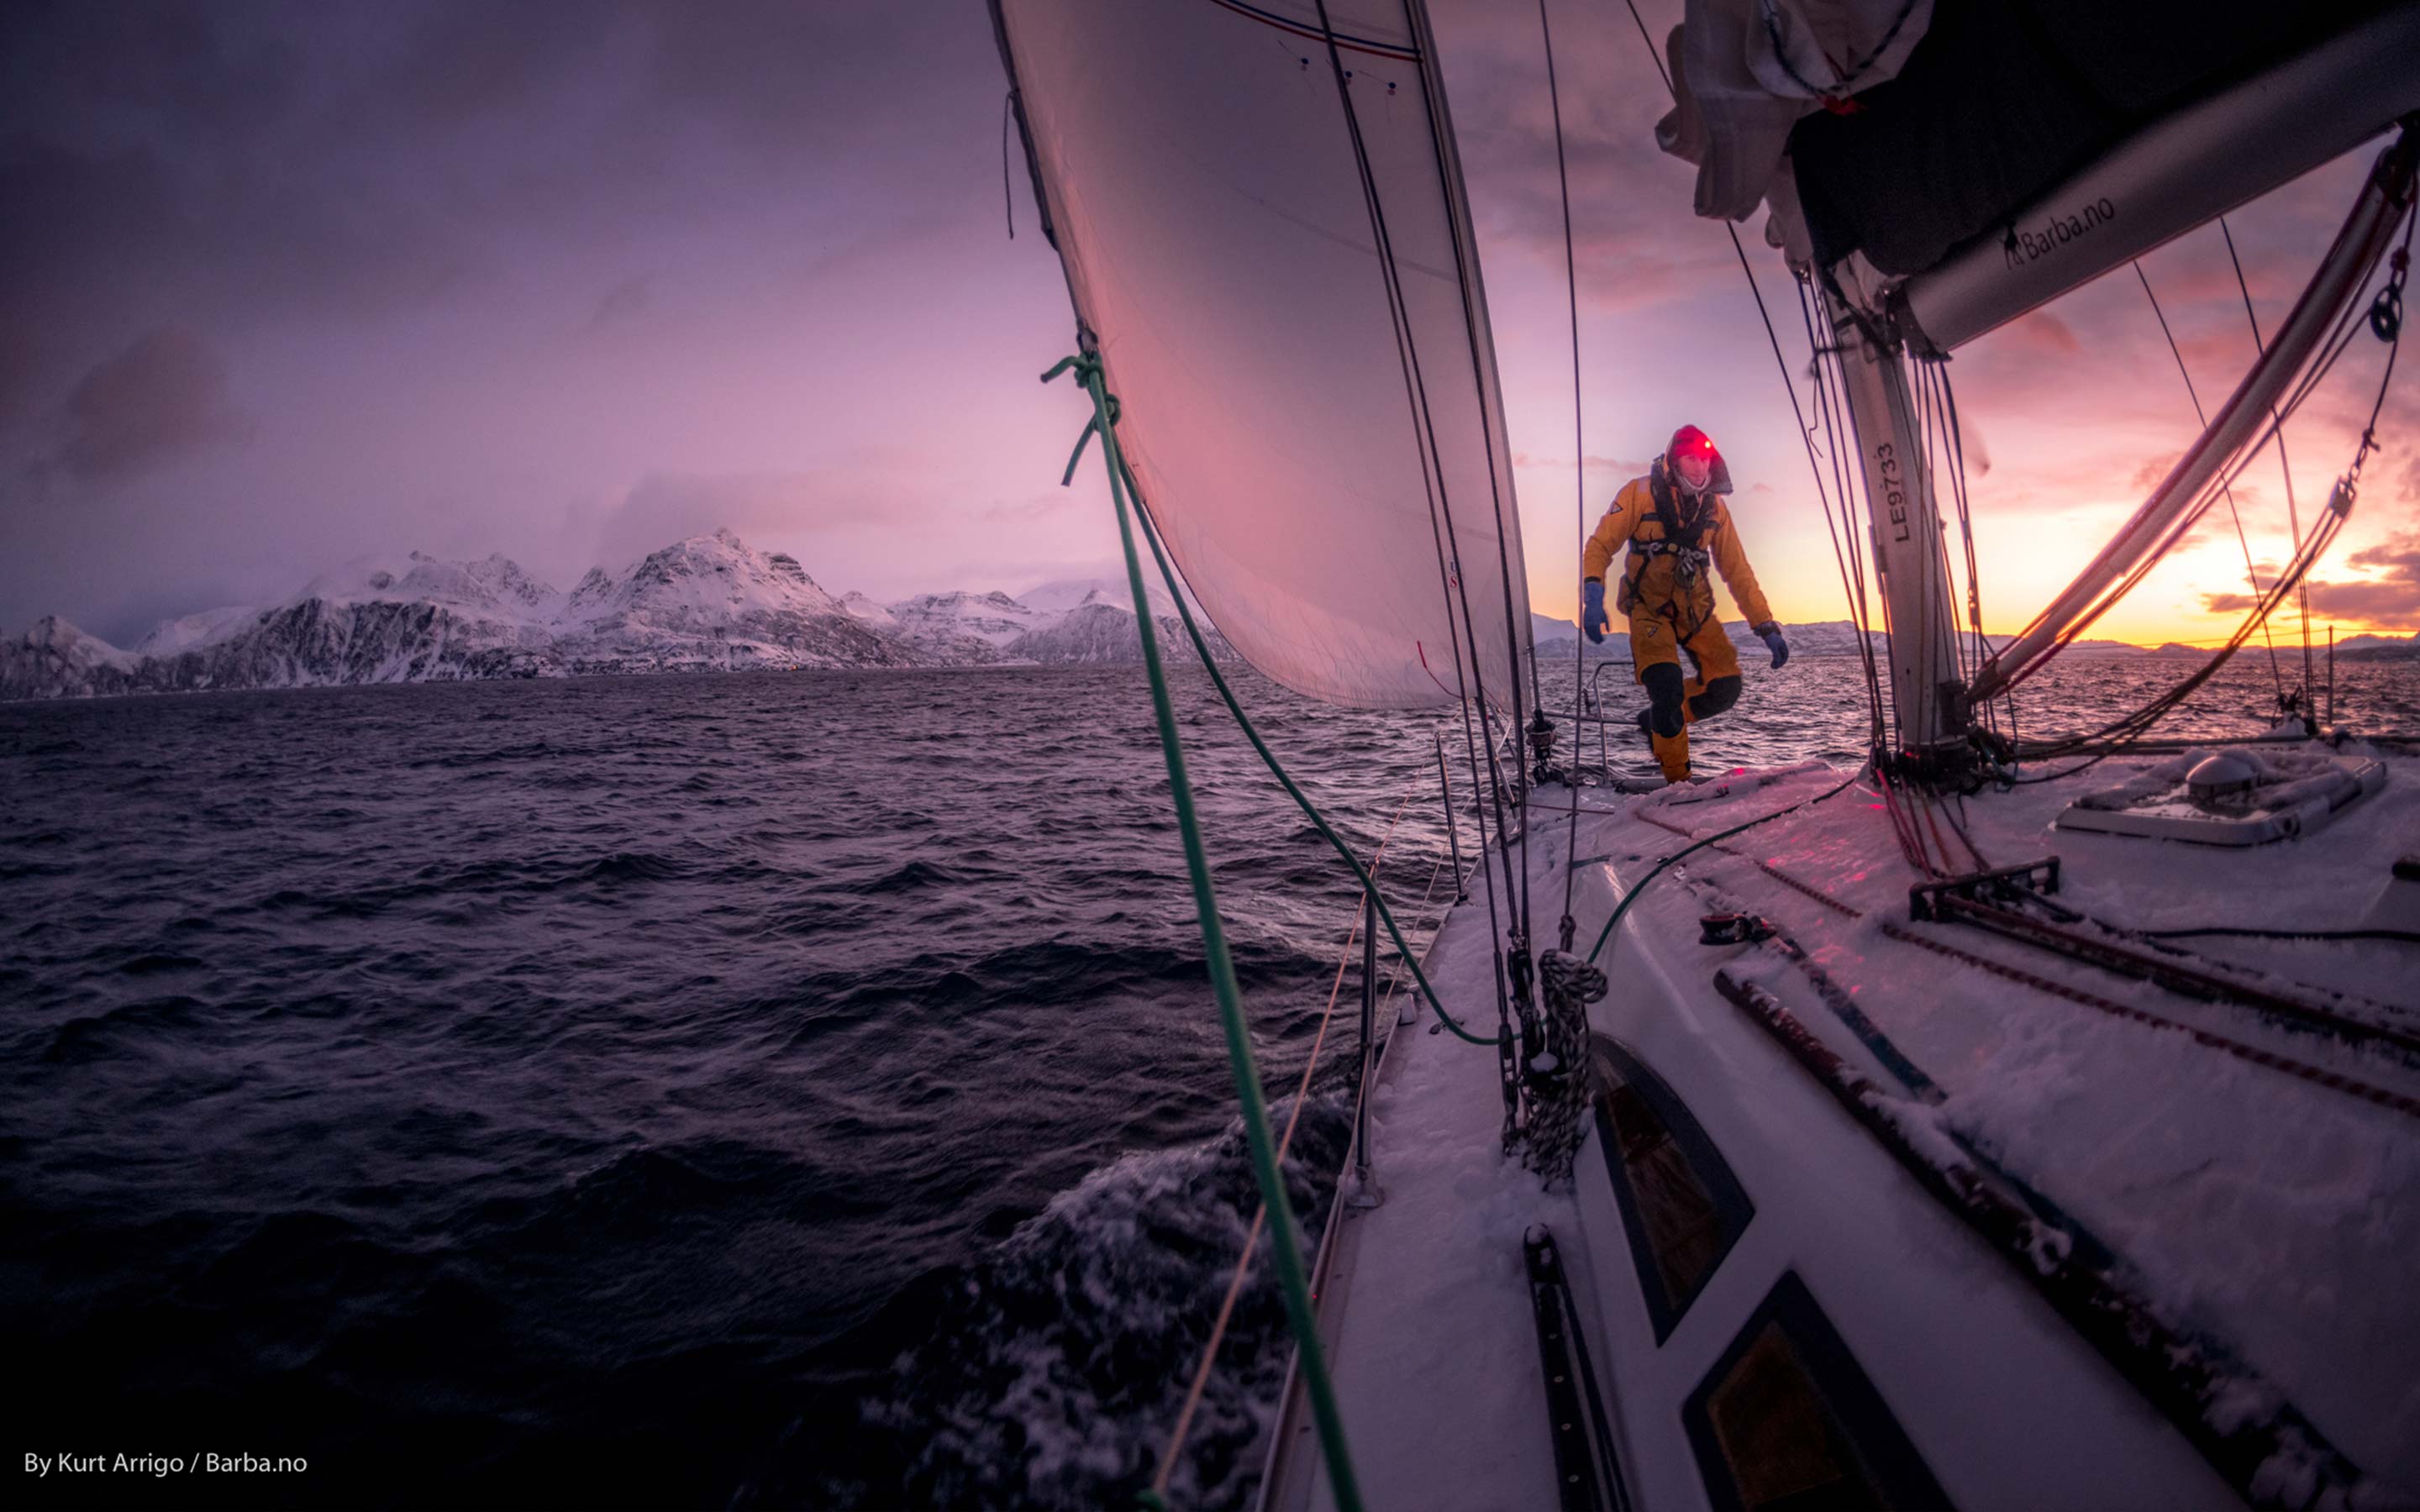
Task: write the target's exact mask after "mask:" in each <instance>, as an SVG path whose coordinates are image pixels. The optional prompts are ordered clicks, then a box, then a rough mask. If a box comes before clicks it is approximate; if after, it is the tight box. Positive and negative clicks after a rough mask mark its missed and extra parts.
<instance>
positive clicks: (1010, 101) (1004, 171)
mask: <svg viewBox="0 0 2420 1512" xmlns="http://www.w3.org/2000/svg"><path fill="white" fill-rule="evenodd" d="M1015 121H1016V90H1014V89H1012V90H1010V91H1009V92H1008V93H1007V94H1004V95H1002V96H1001V97H1000V203H1001V208H1002V209H1003V210H1005V211H1006V212H1007V214H1008V239H1009V240H1011V241H1014V240H1016V192H1015V191H1013V190H1011V189H1010V188H1009V187H1008V129H1009V127H1010V126H1011V125H1012V124H1014V123H1015Z"/></svg>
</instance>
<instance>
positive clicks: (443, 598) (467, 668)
mask: <svg viewBox="0 0 2420 1512" xmlns="http://www.w3.org/2000/svg"><path fill="white" fill-rule="evenodd" d="M1107 581H1108V579H1092V580H1085V581H1079V582H1076V583H1061V584H1044V585H1043V587H1042V589H1040V590H1036V592H1037V593H1039V594H1044V595H1045V596H1046V597H1051V598H1054V599H1058V598H1063V599H1065V600H1066V605H1065V607H1063V608H1051V607H1047V606H1044V607H1036V606H1034V605H1032V604H1029V603H1026V602H1024V601H1021V600H1019V599H1017V598H1016V597H1013V596H1011V595H1009V594H1001V593H988V594H979V593H968V592H959V593H952V594H918V595H916V596H914V597H912V598H907V599H902V600H899V601H898V602H896V603H893V604H888V605H885V604H878V603H876V602H875V601H874V600H873V599H872V598H870V597H868V596H867V595H865V594H860V593H853V592H852V593H849V594H833V593H831V592H830V591H829V590H827V589H826V588H824V587H823V586H822V585H821V584H819V583H817V582H816V581H815V580H814V578H813V577H812V576H810V575H809V574H808V572H807V570H806V568H805V566H804V565H803V564H802V563H799V560H798V559H797V558H795V557H792V556H790V555H788V554H786V553H783V552H778V551H775V552H768V551H759V550H757V549H756V548H752V547H751V546H749V545H748V544H747V543H746V542H745V541H743V540H741V539H740V538H739V537H738V536H737V534H735V533H733V532H731V531H729V530H727V529H725V530H718V531H715V532H710V533H706V534H702V535H693V536H690V537H687V538H685V539H683V540H680V541H676V542H674V543H673V544H672V545H670V546H667V547H665V548H661V549H660V550H657V551H653V552H650V553H648V554H647V555H646V556H644V557H642V558H640V559H639V560H638V561H637V562H634V563H630V564H629V565H628V566H627V567H625V568H623V569H622V570H621V571H619V572H609V571H607V570H606V569H605V568H603V567H593V568H591V569H590V570H589V571H588V572H587V573H585V574H584V575H582V578H581V579H580V580H579V581H578V582H577V583H575V584H574V585H573V586H572V587H571V589H570V590H569V591H568V592H567V593H566V592H564V591H562V590H559V589H557V588H555V587H554V586H553V585H552V584H551V583H547V582H545V581H543V580H541V579H537V578H535V577H534V576H533V575H531V574H530V573H528V572H527V571H525V570H524V569H523V568H522V567H521V566H520V564H519V563H516V562H514V561H512V560H511V559H510V558H508V557H504V556H503V555H501V554H495V555H490V556H489V557H487V558H486V559H484V560H482V561H478V562H446V561H442V560H441V559H439V558H436V557H432V556H428V555H427V554H425V553H422V552H418V551H413V552H409V553H406V554H405V555H403V556H401V557H391V556H375V555H373V556H366V557H359V558H355V559H354V560H352V561H350V562H348V563H344V564H343V565H341V566H339V567H337V568H334V569H333V570H332V571H329V572H325V573H322V574H320V575H318V577H316V578H314V579H311V580H310V582H308V583H307V584H305V585H304V587H303V589H302V592H300V593H299V594H295V595H294V596H293V597H291V598H288V599H287V600H285V601H283V602H281V603H278V604H274V605H271V606H268V607H266V608H254V607H251V606H244V605H232V606H228V607H226V608H223V609H206V610H203V611H201V612H199V613H195V614H188V615H185V616H182V617H181V618H178V619H175V620H169V621H164V622H163V623H162V624H161V625H158V626H156V627H154V628H153V629H152V630H151V631H150V632H149V633H147V634H146V635H145V636H144V637H143V638H142V639H141V640H138V641H137V642H136V643H135V645H134V647H133V648H132V649H121V648H119V647H117V646H115V645H112V644H110V643H109V642H107V641H104V640H101V639H100V638H99V637H97V636H94V635H91V634H89V633H87V632H85V631H84V630H81V629H79V628H77V627H76V626H75V625H72V624H70V623H69V622H68V621H66V620H63V619H61V618H59V617H58V616H57V615H46V616H44V617H43V618H42V619H40V620H39V621H37V622H36V623H35V625H33V626H32V627H31V628H30V629H28V630H26V631H25V632H23V634H22V635H19V636H17V637H15V638H14V639H12V640H0V702H8V701H19V700H26V699H47V698H77V697H98V696H109V695H116V694H128V693H152V692H198V691H204V690H209V689H236V688H277V687H330V686H351V685H358V684H366V683H403V682H432V681H458V680H468V679H491V678H507V677H563V676H580V675H591V674H598V673H606V674H640V673H647V672H664V671H745V670H750V669H766V670H779V671H788V670H800V669H809V668H848V669H856V668H883V667H980V666H1017V665H1044V666H1048V665H1100V664H1115V663H1119V662H1132V661H1139V660H1140V659H1141V634H1140V629H1139V628H1138V626H1137V625H1136V624H1135V619H1134V614H1133V611H1132V610H1131V609H1126V608H1123V607H1121V606H1120V605H1119V604H1118V603H1117V602H1116V601H1114V600H1111V599H1109V597H1108V596H1107V594H1106V592H1105V591H1104V589H1103V584H1104V583H1106V582H1107ZM1153 604H1154V608H1155V609H1163V610H1167V611H1168V612H1163V613H1159V614H1156V615H1155V616H1154V618H1155V619H1156V621H1157V622H1158V625H1159V630H1160V634H1161V635H1162V637H1163V638H1171V639H1172V638H1176V637H1180V636H1181V635H1182V634H1183V628H1182V626H1181V625H1179V624H1178V623H1177V621H1176V620H1175V618H1174V617H1173V613H1172V610H1173V607H1174V606H1173V604H1172V602H1171V601H1169V600H1167V599H1166V598H1165V597H1164V595H1155V597H1154V600H1153ZM1204 634H1205V635H1206V636H1208V637H1209V639H1210V641H1211V646H1212V651H1213V654H1214V655H1217V656H1221V657H1232V656H1233V655H1234V653H1233V648H1231V647H1229V646H1228V645H1227V644H1226V642H1225V641H1224V640H1222V639H1220V638H1218V634H1217V632H1216V631H1215V630H1210V629H1208V628H1207V627H1205V629H1204Z"/></svg>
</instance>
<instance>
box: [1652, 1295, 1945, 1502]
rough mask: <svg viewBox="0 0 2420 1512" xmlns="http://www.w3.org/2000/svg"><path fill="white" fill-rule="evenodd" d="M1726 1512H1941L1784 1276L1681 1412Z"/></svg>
mask: <svg viewBox="0 0 2420 1512" xmlns="http://www.w3.org/2000/svg"><path fill="white" fill-rule="evenodd" d="M1681 1417H1682V1422H1683V1425H1684V1426H1685V1427H1687V1429H1688V1432H1689V1443H1690V1446H1691V1448H1693V1449H1694V1450H1695V1451H1696V1453H1697V1457H1698V1469H1699V1473H1702V1474H1703V1475H1704V1476H1705V1481H1706V1491H1707V1494H1708V1496H1709V1497H1710V1498H1711V1499H1712V1501H1713V1503H1714V1506H1715V1507H1717V1508H1720V1509H1725V1512H1834V1509H1838V1512H1849V1509H1851V1508H1867V1507H1893V1508H1902V1509H1906V1508H1932V1507H1946V1506H1947V1505H1949V1498H1948V1496H1947V1493H1945V1492H1944V1491H1943V1490H1942V1489H1941V1483H1940V1482H1938V1481H1936V1480H1934V1479H1933V1478H1932V1473H1931V1471H1930V1470H1927V1469H1926V1468H1925V1464H1924V1460H1923V1458H1921V1457H1920V1456H1918V1455H1917V1454H1916V1446H1915V1445H1914V1444H1912V1443H1909V1442H1908V1439H1907V1434H1906V1433H1905V1432H1903V1431H1902V1430H1901V1429H1900V1426H1899V1424H1898V1422H1897V1421H1896V1420H1894V1419H1893V1418H1892V1417H1891V1414H1890V1409H1889V1408H1888V1407H1887V1406H1885V1405H1884V1402H1883V1399H1882V1395H1881V1394H1880V1393H1879V1392H1877V1391H1875V1390H1874V1385H1873V1382H1872V1381H1869V1380H1867V1379H1866V1373H1865V1372H1864V1371H1863V1370H1861V1369H1859V1368H1858V1367H1857V1362H1856V1360H1855V1359H1854V1357H1853V1356H1852V1355H1851V1354H1850V1353H1849V1347H1848V1345H1847V1344H1846V1343H1845V1342H1843V1341H1842V1339H1841V1338H1840V1335H1838V1333H1837V1332H1835V1331H1834V1329H1833V1327H1832V1324H1831V1322H1830V1320H1829V1319H1825V1318H1824V1316H1823V1309H1822V1308H1820V1307H1818V1306H1817V1305H1816V1304H1815V1297H1814V1294H1813V1293H1812V1292H1810V1291H1808V1290H1807V1284H1806V1283H1805V1282H1803V1281H1801V1280H1799V1279H1798V1276H1797V1273H1795V1272H1792V1273H1787V1274H1785V1275H1783V1276H1782V1278H1781V1281H1780V1283H1779V1284H1778V1285H1776V1287H1775V1288H1773V1291H1772V1293H1771V1294H1770V1295H1768V1296H1767V1297H1766V1298H1765V1299H1764V1301H1763V1302H1762V1303H1761V1304H1759V1305H1758V1307H1757V1310H1756V1312H1755V1314H1754V1315H1753V1316H1751V1317H1750V1318H1749V1319H1748V1320H1747V1324H1746V1326H1745V1327H1744V1328H1742V1329H1741V1330H1740V1332H1739V1336H1738V1337H1737V1338H1735V1339H1733V1340H1732V1341H1731V1346H1730V1349H1729V1350H1725V1351H1724V1352H1723V1357H1722V1358H1721V1359H1720V1360H1717V1361H1715V1362H1714V1368H1713V1369H1712V1370H1710V1371H1708V1372H1707V1373H1706V1379H1705V1380H1704V1381H1702V1382H1700V1383H1699V1387H1698V1389H1697V1390H1696V1391H1695V1392H1693V1393H1691V1394H1690V1396H1689V1400H1688V1403H1687V1405H1685V1406H1684V1407H1683V1409H1682V1412H1681Z"/></svg>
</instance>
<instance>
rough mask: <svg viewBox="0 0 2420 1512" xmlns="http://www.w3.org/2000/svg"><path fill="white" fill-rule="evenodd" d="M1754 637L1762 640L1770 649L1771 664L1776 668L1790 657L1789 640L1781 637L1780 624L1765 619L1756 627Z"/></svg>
mask: <svg viewBox="0 0 2420 1512" xmlns="http://www.w3.org/2000/svg"><path fill="white" fill-rule="evenodd" d="M1756 638H1757V639H1758V640H1761V641H1763V642H1764V643H1765V646H1766V647H1767V649H1769V650H1771V651H1772V653H1773V665H1774V666H1775V667H1776V668H1778V667H1780V665H1781V664H1782V663H1783V662H1785V661H1788V660H1789V659H1790V642H1789V641H1787V640H1783V639H1781V626H1780V625H1776V624H1774V623H1773V622H1772V621H1771V620H1767V621H1765V622H1764V623H1763V624H1762V625H1758V626H1757V627H1756Z"/></svg>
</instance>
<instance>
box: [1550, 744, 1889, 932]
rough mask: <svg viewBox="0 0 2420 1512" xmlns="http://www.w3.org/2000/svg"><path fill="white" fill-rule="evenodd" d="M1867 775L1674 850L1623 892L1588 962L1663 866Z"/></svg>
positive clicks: (1854, 774)
mask: <svg viewBox="0 0 2420 1512" xmlns="http://www.w3.org/2000/svg"><path fill="white" fill-rule="evenodd" d="M1865 775H1866V769H1865V768H1864V767H1862V766H1860V767H1858V768H1857V769H1856V770H1855V771H1854V772H1851V773H1850V774H1849V775H1848V777H1847V778H1846V779H1844V780H1843V781H1842V782H1841V783H1840V785H1839V786H1838V787H1836V788H1834V789H1832V790H1831V791H1830V792H1828V793H1819V794H1817V795H1815V796H1813V797H1811V798H1805V799H1801V800H1800V801H1799V802H1796V803H1793V804H1792V805H1790V806H1789V807H1788V808H1786V809H1776V810H1773V812H1771V813H1768V814H1759V815H1757V816H1756V817H1755V818H1754V819H1751V820H1749V821H1748V822H1747V823H1746V824H1744V825H1732V826H1731V827H1730V828H1729V829H1726V830H1724V831H1723V832H1722V833H1721V834H1719V835H1709V836H1707V837H1706V838H1705V839H1704V840H1701V841H1698V842H1697V843H1696V844H1695V845H1688V846H1683V848H1682V849H1680V850H1677V851H1674V852H1673V853H1672V854H1671V855H1669V856H1666V857H1664V859H1662V860H1660V861H1658V862H1656V863H1655V868H1654V870H1653V871H1652V872H1648V873H1647V874H1646V875H1645V876H1643V877H1640V878H1639V879H1638V885H1637V887H1632V888H1631V889H1630V890H1629V891H1628V892H1625V893H1623V894H1622V895H1621V902H1620V903H1616V904H1614V907H1613V914H1612V917H1610V918H1607V919H1606V921H1605V928H1604V930H1603V931H1602V932H1600V933H1598V935H1597V937H1596V943H1595V944H1594V945H1591V946H1590V947H1589V953H1588V958H1589V964H1590V965H1593V964H1596V957H1597V952H1598V951H1600V950H1602V949H1605V942H1606V941H1607V940H1609V939H1611V938H1613V927H1614V926H1615V925H1617V924H1619V923H1621V916H1622V915H1624V914H1626V913H1628V912H1630V905H1631V904H1632V903H1637V901H1638V895H1639V894H1640V893H1642V892H1645V891H1646V890H1647V885H1648V884H1649V883H1651V882H1652V881H1654V880H1655V879H1656V878H1657V877H1659V876H1661V875H1663V873H1664V869H1665V868H1666V867H1668V866H1670V865H1671V864H1672V863H1673V862H1675V861H1678V860H1681V859H1682V858H1683V857H1684V856H1694V855H1695V854H1697V853H1698V852H1699V851H1702V850H1704V849H1705V848H1706V847H1707V846H1709V845H1712V844H1714V842H1715V841H1726V840H1729V839H1730V838H1731V837H1732V836H1733V835H1736V834H1739V833H1740V832H1741V831H1743V830H1749V829H1754V828H1755V827H1756V826H1757V825H1761V824H1763V823H1764V822H1765V821H1767V820H1769V819H1778V818H1780V817H1781V816H1782V815H1783V814H1786V813H1796V812H1797V811H1798V810H1801V809H1804V808H1806V807H1807V806H1808V805H1810V804H1817V803H1821V802H1823V800H1824V799H1825V798H1828V797H1830V796H1832V795H1833V794H1836V793H1842V792H1845V791H1847V789H1848V786H1849V784H1850V783H1851V782H1854V781H1855V780H1856V779H1859V778H1861V777H1863V776H1865ZM1573 823H1575V824H1576V823H1578V820H1577V818H1576V816H1575V818H1574V820H1573Z"/></svg>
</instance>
